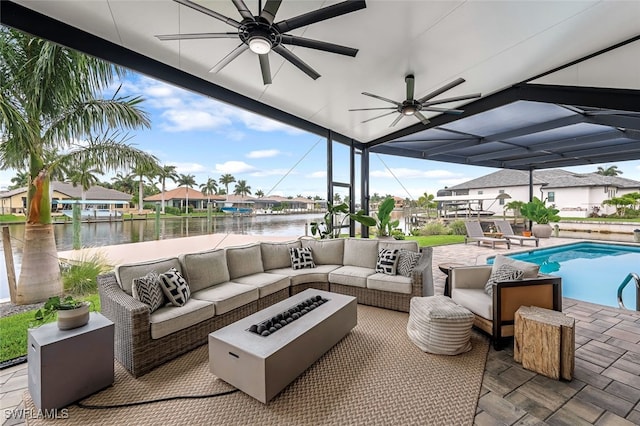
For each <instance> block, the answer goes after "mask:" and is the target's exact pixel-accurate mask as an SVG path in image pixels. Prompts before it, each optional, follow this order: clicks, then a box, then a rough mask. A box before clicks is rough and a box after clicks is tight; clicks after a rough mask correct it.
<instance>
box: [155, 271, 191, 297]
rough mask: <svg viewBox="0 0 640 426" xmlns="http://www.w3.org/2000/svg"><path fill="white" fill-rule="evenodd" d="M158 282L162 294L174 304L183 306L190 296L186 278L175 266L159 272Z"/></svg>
mask: <svg viewBox="0 0 640 426" xmlns="http://www.w3.org/2000/svg"><path fill="white" fill-rule="evenodd" d="M160 283H161V284H162V285H161V286H160V287H162V291H163V292H164V295H165V296H167V299H169V301H170V302H171V303H172V304H173V305H175V306H184V305H185V303H187V300H189V297H191V290H190V289H189V284H187V280H185V279H184V277H183V276H182V274H181V273H180V272H178V270H177V269H176V268H171V269H169V270H168V271H167V272H165V273H164V274H160Z"/></svg>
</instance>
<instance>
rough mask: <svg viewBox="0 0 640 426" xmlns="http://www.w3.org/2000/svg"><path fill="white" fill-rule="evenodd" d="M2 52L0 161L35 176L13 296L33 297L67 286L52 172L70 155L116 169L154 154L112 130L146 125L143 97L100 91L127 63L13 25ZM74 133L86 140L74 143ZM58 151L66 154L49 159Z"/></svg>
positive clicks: (3, 36) (2, 37)
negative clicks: (116, 63) (104, 95)
mask: <svg viewBox="0 0 640 426" xmlns="http://www.w3.org/2000/svg"><path fill="white" fill-rule="evenodd" d="M0 58H1V59H0V76H1V80H2V84H1V85H0V129H2V132H3V143H2V144H0V169H9V168H13V169H18V170H24V169H27V170H29V176H30V183H31V184H30V186H29V191H28V193H27V221H26V222H27V223H26V225H25V235H24V238H23V241H24V246H23V252H22V267H21V271H20V278H19V280H18V287H17V292H16V301H15V303H17V304H28V303H35V302H39V301H42V300H44V299H46V298H48V297H49V296H52V295H55V294H61V293H62V281H61V276H60V266H59V262H58V252H57V250H56V244H55V238H54V233H53V225H52V224H51V192H50V190H49V189H50V183H51V173H52V172H55V170H56V168H57V167H58V166H59V165H60V164H65V163H67V162H70V160H71V159H73V161H72V162H73V163H82V162H85V161H87V162H90V163H93V164H94V166H95V167H100V168H104V169H110V170H113V169H118V168H127V167H130V166H132V165H133V164H136V163H142V162H148V163H152V162H154V161H155V158H154V157H153V156H151V155H149V154H147V153H145V152H143V151H141V150H139V149H136V148H133V147H131V146H129V145H128V144H126V143H125V142H126V137H121V136H120V133H118V132H117V131H116V130H115V129H118V128H139V127H149V119H148V116H147V114H146V113H145V112H144V111H143V110H141V109H140V103H141V102H142V99H141V98H138V97H133V98H132V97H123V96H119V95H118V92H116V93H115V94H114V95H113V97H111V98H110V99H101V98H100V97H99V96H98V95H99V94H100V93H101V92H102V91H103V90H105V89H107V88H108V87H109V86H110V85H111V84H112V82H113V80H114V78H115V77H116V76H122V75H124V74H125V72H126V71H125V70H124V69H123V68H119V67H115V66H113V65H111V64H108V63H106V62H104V61H101V60H99V59H96V58H94V57H90V56H87V55H84V54H82V53H80V52H77V51H73V50H70V49H67V48H65V47H62V46H60V45H57V44H54V43H50V42H47V41H45V40H41V39H38V38H35V37H33V36H31V35H27V34H24V33H21V32H19V31H16V30H13V29H8V28H3V29H2V30H1V31H0ZM74 140H88V141H89V142H88V144H87V145H86V146H74V145H73V144H72V143H71V141H74ZM56 151H57V152H65V154H64V155H59V156H57V160H56V161H47V160H48V158H47V153H49V152H56Z"/></svg>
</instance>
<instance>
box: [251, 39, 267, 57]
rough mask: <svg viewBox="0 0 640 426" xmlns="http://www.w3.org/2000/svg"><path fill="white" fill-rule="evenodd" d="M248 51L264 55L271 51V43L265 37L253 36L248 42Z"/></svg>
mask: <svg viewBox="0 0 640 426" xmlns="http://www.w3.org/2000/svg"><path fill="white" fill-rule="evenodd" d="M249 49H251V51H252V52H253V53H255V54H257V55H264V54H266V53H269V51H270V50H271V42H270V41H269V40H268V39H267V38H266V37H261V36H254V37H251V39H250V40H249Z"/></svg>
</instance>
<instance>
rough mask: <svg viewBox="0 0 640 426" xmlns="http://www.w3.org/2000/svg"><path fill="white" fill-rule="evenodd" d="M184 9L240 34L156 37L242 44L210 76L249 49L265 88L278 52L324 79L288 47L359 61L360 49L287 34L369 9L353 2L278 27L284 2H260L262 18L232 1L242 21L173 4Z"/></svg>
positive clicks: (182, 0) (193, 6) (188, 0)
mask: <svg viewBox="0 0 640 426" xmlns="http://www.w3.org/2000/svg"><path fill="white" fill-rule="evenodd" d="M173 1H175V2H176V3H179V4H181V5H183V6H187V7H190V8H191V9H194V10H197V11H198V12H201V13H204V14H206V15H209V16H211V17H213V18H216V19H218V20H220V21H222V22H224V23H225V24H228V25H231V26H232V27H234V28H236V29H237V31H236V32H227V33H196V34H166V35H156V37H157V38H158V39H160V40H195V39H208V38H235V39H240V41H241V43H240V45H239V46H238V47H236V48H235V49H234V50H232V51H231V52H230V53H229V54H227V55H226V56H225V57H224V58H222V59H221V60H220V61H219V62H218V63H217V64H216V65H215V66H214V67H213V68H211V70H210V71H209V72H214V73H217V72H218V71H220V70H221V69H223V68H224V67H225V66H227V65H228V64H229V63H230V62H231V61H233V60H234V59H236V58H237V57H238V56H240V54H241V53H243V52H244V51H245V50H247V49H249V50H251V51H252V52H253V53H255V54H256V55H258V58H259V61H260V70H261V72H262V81H263V82H264V84H271V69H270V67H269V52H270V51H272V50H273V51H274V52H276V53H277V54H279V55H280V56H282V57H283V58H284V59H286V60H287V61H289V62H291V63H292V64H293V65H295V66H296V67H298V68H299V69H300V70H301V71H303V72H304V73H305V74H307V75H308V76H309V77H311V78H312V79H314V80H315V79H317V78H318V77H320V74H318V73H317V72H316V71H315V70H314V69H313V68H311V67H310V66H309V65H307V64H306V63H305V62H303V61H302V59H300V58H299V57H298V56H296V55H295V54H294V53H293V52H291V51H290V50H289V49H287V48H286V47H285V45H292V46H300V47H307V48H309V49H316V50H322V51H325V52H330V53H337V54H339V55H345V56H351V57H355V56H356V54H357V53H358V49H353V48H351V47H345V46H340V45H337V44H333V43H327V42H324V41H320V40H312V39H308V38H304V37H299V36H295V35H290V34H285V33H287V32H289V31H292V30H295V29H297V28H301V27H304V26H307V25H311V24H314V23H316V22H321V21H324V20H327V19H331V18H335V17H337V16H341V15H344V14H347V13H350V12H355V11H357V10H360V9H364V8H365V7H367V5H366V3H365V1H364V0H349V1H344V2H342V3H337V4H334V5H331V6H327V7H323V8H321V9H318V10H314V11H312V12H308V13H304V14H302V15H299V16H296V17H293V18H289V19H285V20H283V21H280V22H276V23H274V22H273V21H274V20H275V16H276V13H278V9H279V8H280V3H282V0H267V1H266V3H265V5H264V8H262V0H259V1H258V10H259V11H260V14H259V15H256V16H254V15H253V14H252V13H251V12H250V11H249V8H248V7H247V5H246V4H245V2H244V1H243V0H232V2H233V4H234V6H235V7H236V9H238V12H239V13H240V16H242V21H240V22H238V21H236V20H235V19H232V18H229V17H227V16H224V15H222V14H220V13H218V12H215V11H213V10H211V9H209V8H206V7H204V6H201V5H199V4H197V3H194V2H193V1H191V0H173Z"/></svg>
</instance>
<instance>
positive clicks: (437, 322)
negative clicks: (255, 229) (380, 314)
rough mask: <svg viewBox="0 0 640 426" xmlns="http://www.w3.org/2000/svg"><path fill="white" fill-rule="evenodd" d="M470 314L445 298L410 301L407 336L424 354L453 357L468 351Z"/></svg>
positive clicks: (471, 320)
mask: <svg viewBox="0 0 640 426" xmlns="http://www.w3.org/2000/svg"><path fill="white" fill-rule="evenodd" d="M473 318H474V317H473V313H471V312H470V311H469V310H468V309H465V308H464V307H462V306H460V305H458V304H457V303H455V302H454V301H452V300H451V299H450V298H448V297H447V296H431V297H413V298H411V304H410V307H409V321H408V322H407V335H408V336H409V338H410V339H411V341H412V342H413V343H415V345H416V346H417V347H419V348H420V349H421V350H423V351H424V352H429V353H433V354H439V355H457V354H461V353H464V352H468V351H470V350H471V341H470V340H471V327H472V326H473Z"/></svg>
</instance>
